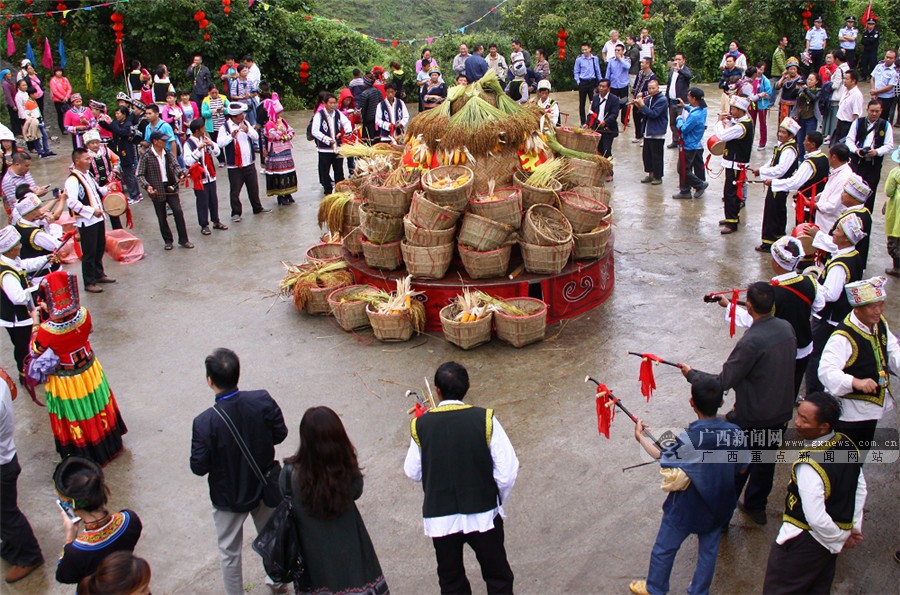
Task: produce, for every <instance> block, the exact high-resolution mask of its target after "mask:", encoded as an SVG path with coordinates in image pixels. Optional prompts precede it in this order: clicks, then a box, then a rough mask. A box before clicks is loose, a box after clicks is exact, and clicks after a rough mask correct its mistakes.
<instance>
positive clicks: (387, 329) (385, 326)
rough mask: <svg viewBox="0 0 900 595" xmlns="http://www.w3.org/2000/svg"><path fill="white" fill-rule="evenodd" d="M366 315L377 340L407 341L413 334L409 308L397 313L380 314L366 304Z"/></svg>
mask: <svg viewBox="0 0 900 595" xmlns="http://www.w3.org/2000/svg"><path fill="white" fill-rule="evenodd" d="M366 316H367V317H368V318H369V325H370V326H371V327H372V332H374V333H375V338H376V339H378V340H379V341H409V339H410V337H412V335H413V324H412V319H411V318H410V316H409V310H403V311H402V312H400V313H399V314H381V313H378V312H375V311H374V310H373V309H372V306H371V304H369V305H367V306H366Z"/></svg>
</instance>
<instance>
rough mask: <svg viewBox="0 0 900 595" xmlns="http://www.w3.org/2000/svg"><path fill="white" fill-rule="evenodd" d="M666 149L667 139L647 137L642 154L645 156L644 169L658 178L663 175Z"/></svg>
mask: <svg viewBox="0 0 900 595" xmlns="http://www.w3.org/2000/svg"><path fill="white" fill-rule="evenodd" d="M665 150H666V139H664V138H645V139H644V147H643V152H642V154H641V156H642V157H643V158H644V171H645V172H647V173H648V174H649V175H651V176H653V177H654V178H656V179H657V180H661V179H662V177H663V164H664V160H663V156H664V155H665Z"/></svg>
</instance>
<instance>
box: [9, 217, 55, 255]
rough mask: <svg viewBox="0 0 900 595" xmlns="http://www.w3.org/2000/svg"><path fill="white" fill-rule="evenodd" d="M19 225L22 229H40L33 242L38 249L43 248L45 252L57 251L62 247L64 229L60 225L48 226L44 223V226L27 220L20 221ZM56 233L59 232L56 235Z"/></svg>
mask: <svg viewBox="0 0 900 595" xmlns="http://www.w3.org/2000/svg"><path fill="white" fill-rule="evenodd" d="M17 225H21V226H22V227H36V228H38V231H37V233H35V234H34V236H32V241H33V242H34V244H35V245H36V246H37V247H38V248H43V249H44V250H50V251H51V252H52V251H53V250H56V249H57V248H59V246H60V241H59V238H60V237H62V227H61V226H59V225H55V224H54V225H53V226H52V227H51V226H50V225H47V223H46V222H44V224H43V225H41V224H40V223H36V222H34V221H28V220H26V219H21V218H20V219H19V222H18V223H17ZM54 232H57V233H55V234H54ZM23 241H24V238H23Z"/></svg>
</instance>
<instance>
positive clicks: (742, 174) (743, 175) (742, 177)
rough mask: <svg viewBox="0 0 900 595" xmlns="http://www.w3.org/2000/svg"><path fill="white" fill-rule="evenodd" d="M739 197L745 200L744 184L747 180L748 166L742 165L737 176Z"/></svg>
mask: <svg viewBox="0 0 900 595" xmlns="http://www.w3.org/2000/svg"><path fill="white" fill-rule="evenodd" d="M736 182H737V197H738V199H739V200H744V184H745V183H746V182H747V168H745V167H742V168H740V169H739V170H738V177H737V180H736Z"/></svg>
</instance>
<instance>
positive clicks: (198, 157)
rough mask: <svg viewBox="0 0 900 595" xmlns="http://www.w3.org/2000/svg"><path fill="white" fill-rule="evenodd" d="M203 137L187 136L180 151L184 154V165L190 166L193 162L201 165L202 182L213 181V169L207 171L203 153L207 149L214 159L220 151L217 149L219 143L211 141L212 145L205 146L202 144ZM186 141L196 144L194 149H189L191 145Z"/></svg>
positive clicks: (214, 178) (214, 176)
mask: <svg viewBox="0 0 900 595" xmlns="http://www.w3.org/2000/svg"><path fill="white" fill-rule="evenodd" d="M203 139H204V137H200V138H197V137H196V136H189V137H187V139H185V141H184V146H183V147H182V153H183V154H184V166H185V167H190V166H192V165H194V164H195V163H199V164H200V165H202V166H203V180H204V183H209V182H215V181H216V174H215V170H213V172H212V173H210V172H209V171H207V168H206V162H205V159H204V157H203V154H204V153H206V151H207V150H208V151H209V152H210V154H211V155H212V157H213V158H214V159H215V158H216V157H218V156H219V153H221V152H222V150H221V149H219V145H217V144H215V143H213V145H212V146H211V147H207V146H205V145H204V144H203ZM188 141H192V142H193V143H194V144H196V145H197V148H196V149H194V150H193V151H191V146H190V145H189V144H188Z"/></svg>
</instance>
